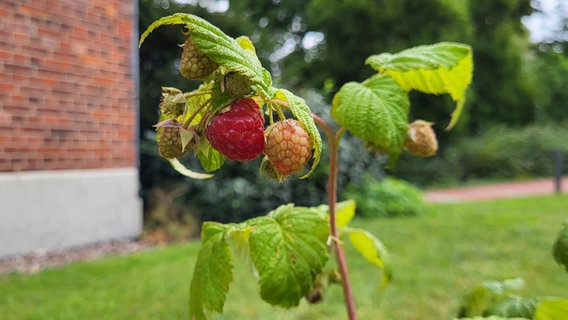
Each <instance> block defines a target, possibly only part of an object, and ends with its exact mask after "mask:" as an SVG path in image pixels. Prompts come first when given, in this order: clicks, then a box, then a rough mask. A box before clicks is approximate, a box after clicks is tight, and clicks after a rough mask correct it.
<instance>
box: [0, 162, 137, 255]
mask: <svg viewBox="0 0 568 320" xmlns="http://www.w3.org/2000/svg"><path fill="white" fill-rule="evenodd" d="M138 189H139V182H138V172H137V170H136V168H118V169H93V170H60V171H27V172H8V173H1V172H0V257H2V256H8V255H14V254H22V253H27V252H31V251H33V250H37V249H47V250H49V249H61V248H67V247H73V246H80V245H84V244H90V243H96V242H100V241H107V240H113V239H128V238H137V237H138V236H139V235H140V233H141V231H142V201H141V199H140V198H139V196H138Z"/></svg>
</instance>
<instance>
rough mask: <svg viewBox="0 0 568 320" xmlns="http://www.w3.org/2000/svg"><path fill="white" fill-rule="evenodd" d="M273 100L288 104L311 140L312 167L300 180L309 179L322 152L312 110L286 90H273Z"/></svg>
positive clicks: (302, 100)
mask: <svg viewBox="0 0 568 320" xmlns="http://www.w3.org/2000/svg"><path fill="white" fill-rule="evenodd" d="M273 98H274V99H279V100H282V101H285V102H287V103H288V107H289V108H290V110H291V111H292V114H293V115H294V117H296V119H298V121H300V122H301V123H302V124H304V126H305V127H306V130H307V131H308V134H309V135H310V138H311V139H312V145H313V150H314V153H313V156H312V158H313V161H312V167H311V168H310V171H308V173H306V174H305V175H303V176H301V177H300V179H304V178H307V177H309V176H310V175H311V174H312V172H314V170H315V169H316V167H317V165H318V164H319V161H320V158H321V150H322V140H321V136H320V133H319V131H318V128H317V127H316V123H315V121H314V118H313V114H312V110H311V109H310V107H309V106H308V105H307V104H306V101H305V100H304V99H302V98H300V97H298V96H296V95H295V94H293V93H292V92H290V91H288V90H286V89H276V90H274V97H273Z"/></svg>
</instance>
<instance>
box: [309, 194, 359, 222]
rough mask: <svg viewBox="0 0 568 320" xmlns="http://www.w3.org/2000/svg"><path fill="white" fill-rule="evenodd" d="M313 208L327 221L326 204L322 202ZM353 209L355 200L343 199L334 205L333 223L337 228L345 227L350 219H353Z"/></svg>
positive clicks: (327, 211) (327, 207)
mask: <svg viewBox="0 0 568 320" xmlns="http://www.w3.org/2000/svg"><path fill="white" fill-rule="evenodd" d="M314 209H315V210H318V211H319V212H321V213H322V216H323V217H325V219H326V220H327V221H329V206H328V205H326V204H322V205H319V206H317V207H314ZM355 209H356V204H355V200H345V201H341V202H338V203H337V204H336V205H335V224H336V225H337V227H338V228H343V227H346V226H347V225H348V224H349V223H350V222H351V220H353V217H355Z"/></svg>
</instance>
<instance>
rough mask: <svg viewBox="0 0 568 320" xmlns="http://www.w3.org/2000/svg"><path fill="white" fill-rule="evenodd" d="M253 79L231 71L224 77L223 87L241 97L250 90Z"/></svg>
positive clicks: (234, 95) (233, 94)
mask: <svg viewBox="0 0 568 320" xmlns="http://www.w3.org/2000/svg"><path fill="white" fill-rule="evenodd" d="M251 84H252V83H251V80H250V78H249V77H247V76H245V75H242V74H240V73H236V72H229V73H227V74H226V75H225V77H224V78H223V88H224V90H226V91H227V92H229V93H230V94H231V95H232V96H233V97H237V98H241V97H244V96H245V95H247V94H248V93H249V92H250V87H251Z"/></svg>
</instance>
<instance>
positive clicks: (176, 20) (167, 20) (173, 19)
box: [138, 13, 186, 47]
mask: <svg viewBox="0 0 568 320" xmlns="http://www.w3.org/2000/svg"><path fill="white" fill-rule="evenodd" d="M184 17H185V14H182V13H176V14H173V15H170V16H166V17H162V18H160V19H158V20H156V21H154V22H152V24H151V25H150V26H148V28H146V30H145V31H144V33H142V35H141V36H140V41H139V42H138V47H140V46H141V45H142V43H144V40H145V39H146V38H147V37H148V35H150V33H151V32H152V31H154V30H156V29H157V28H158V27H160V26H164V25H173V24H185V23H186V22H185V21H184Z"/></svg>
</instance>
